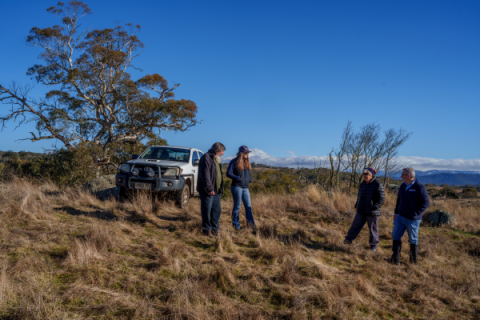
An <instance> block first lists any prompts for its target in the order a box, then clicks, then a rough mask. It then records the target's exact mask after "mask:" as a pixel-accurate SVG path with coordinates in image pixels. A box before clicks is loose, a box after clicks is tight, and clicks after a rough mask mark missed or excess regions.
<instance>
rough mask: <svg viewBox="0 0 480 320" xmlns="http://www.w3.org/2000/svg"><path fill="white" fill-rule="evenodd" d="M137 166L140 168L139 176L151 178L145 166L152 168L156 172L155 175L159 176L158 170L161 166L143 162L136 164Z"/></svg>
mask: <svg viewBox="0 0 480 320" xmlns="http://www.w3.org/2000/svg"><path fill="white" fill-rule="evenodd" d="M135 168H136V169H138V176H139V177H142V178H149V176H147V171H145V168H151V169H152V170H153V171H154V172H155V175H154V177H158V171H159V167H158V166H149V165H143V164H136V165H135ZM152 178H153V177H152Z"/></svg>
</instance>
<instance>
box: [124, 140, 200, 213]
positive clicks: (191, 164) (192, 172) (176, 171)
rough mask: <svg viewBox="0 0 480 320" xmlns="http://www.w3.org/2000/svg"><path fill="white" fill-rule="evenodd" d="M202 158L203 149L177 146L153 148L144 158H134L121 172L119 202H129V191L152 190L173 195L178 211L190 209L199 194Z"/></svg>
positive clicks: (125, 163)
mask: <svg viewBox="0 0 480 320" xmlns="http://www.w3.org/2000/svg"><path fill="white" fill-rule="evenodd" d="M202 156H203V152H202V151H201V150H199V149H195V148H186V147H173V146H152V147H149V148H148V149H147V150H145V151H144V152H143V153H142V154H141V155H140V156H139V155H136V154H134V155H133V156H132V160H129V161H126V162H122V163H120V165H119V166H118V168H117V175H116V176H115V183H116V195H117V199H124V198H126V197H127V196H128V195H129V194H130V192H129V190H148V191H151V192H152V193H159V194H163V195H170V196H172V197H173V198H174V199H175V202H176V205H177V206H178V207H180V208H186V207H187V205H188V201H189V200H190V197H191V196H193V195H196V194H197V192H196V189H197V181H198V163H199V161H200V158H201V157H202Z"/></svg>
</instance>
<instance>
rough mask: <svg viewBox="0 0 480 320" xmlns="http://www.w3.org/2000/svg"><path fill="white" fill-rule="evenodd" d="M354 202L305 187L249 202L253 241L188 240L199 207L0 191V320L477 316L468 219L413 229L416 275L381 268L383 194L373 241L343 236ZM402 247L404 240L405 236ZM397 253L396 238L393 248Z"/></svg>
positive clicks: (385, 234)
mask: <svg viewBox="0 0 480 320" xmlns="http://www.w3.org/2000/svg"><path fill="white" fill-rule="evenodd" d="M355 200H356V197H355V195H353V194H352V195H348V194H345V193H341V192H326V191H324V190H320V189H317V188H315V187H313V186H310V187H308V188H307V189H306V190H304V191H302V192H299V193H297V194H295V195H256V196H254V197H253V199H252V207H253V210H254V217H255V220H256V223H257V227H258V228H257V231H256V232H253V231H252V230H250V229H248V228H246V224H245V219H244V217H243V209H242V212H241V215H242V217H241V224H242V227H243V229H242V230H241V231H238V232H237V231H234V230H233V229H232V228H231V222H230V212H231V210H232V203H231V201H223V202H222V218H221V232H220V234H219V235H218V236H217V237H215V238H213V239H210V238H207V237H205V236H203V235H202V233H201V230H200V225H201V219H200V208H199V207H200V205H199V201H198V200H197V199H192V201H191V204H190V205H189V208H188V209H186V210H180V209H178V208H176V207H175V206H174V204H173V203H172V202H164V201H162V200H161V199H155V198H153V199H152V197H151V196H150V195H148V194H141V193H140V194H138V195H136V196H135V197H134V198H133V199H132V200H131V201H126V202H122V203H118V202H116V201H115V200H113V199H108V200H105V201H99V200H98V199H97V198H95V197H94V196H92V195H91V194H89V193H87V192H85V191H83V190H81V189H65V190H60V189H58V188H57V187H56V186H55V185H53V184H49V183H44V184H40V185H39V184H32V183H31V182H29V181H25V180H19V179H16V180H13V181H10V182H5V183H3V184H0V203H2V206H0V319H93V318H95V319H408V318H410V319H474V318H476V317H477V316H478V314H479V313H480V283H479V280H480V279H479V278H480V263H479V259H480V237H479V234H480V232H479V230H480V208H479V207H478V206H474V203H468V202H461V201H455V200H448V201H445V202H443V203H440V202H435V204H434V205H432V207H431V208H429V212H432V211H434V210H436V209H442V210H447V211H450V212H452V213H454V214H455V215H456V217H457V225H456V227H455V229H450V228H435V227H431V226H428V225H427V224H426V225H425V226H422V227H421V229H420V236H419V239H420V247H419V265H418V266H412V265H409V264H408V263H407V261H408V250H409V249H408V246H407V245H405V246H404V247H403V250H402V264H401V265H400V266H391V265H389V264H387V263H386V262H385V261H384V259H385V258H387V257H388V256H389V255H390V252H391V237H390V232H391V228H392V215H393V209H394V205H395V194H393V193H389V192H387V197H386V203H385V206H384V207H383V209H382V217H381V219H380V238H381V242H380V245H379V249H378V251H377V252H376V253H371V252H370V251H369V250H368V232H367V230H363V231H362V233H361V234H360V236H359V238H358V239H357V241H355V242H354V243H353V245H344V244H343V239H344V236H345V234H346V232H347V230H348V228H349V225H350V223H351V221H352V219H353V216H354V214H355V211H354V208H353V206H354V203H355ZM405 237H406V236H405ZM405 242H406V239H405Z"/></svg>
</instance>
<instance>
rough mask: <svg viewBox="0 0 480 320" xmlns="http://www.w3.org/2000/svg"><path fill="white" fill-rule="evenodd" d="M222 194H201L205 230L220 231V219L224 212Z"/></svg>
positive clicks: (203, 227)
mask: <svg viewBox="0 0 480 320" xmlns="http://www.w3.org/2000/svg"><path fill="white" fill-rule="evenodd" d="M220 196H221V195H220V194H215V195H214V196H206V195H203V194H200V210H201V212H202V229H203V231H204V232H208V230H212V231H213V232H218V229H220V224H219V220H220V214H221V213H222V207H221V202H220Z"/></svg>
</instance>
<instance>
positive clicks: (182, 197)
mask: <svg viewBox="0 0 480 320" xmlns="http://www.w3.org/2000/svg"><path fill="white" fill-rule="evenodd" d="M188 200H190V186H189V185H188V184H187V183H186V182H185V184H184V185H183V189H182V190H178V191H177V192H176V193H175V205H176V206H177V207H179V208H182V209H185V208H186V207H187V206H188Z"/></svg>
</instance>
